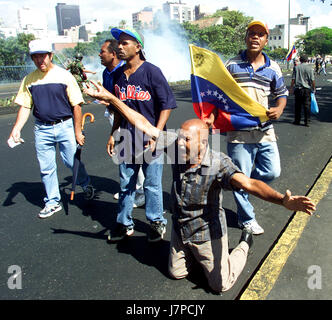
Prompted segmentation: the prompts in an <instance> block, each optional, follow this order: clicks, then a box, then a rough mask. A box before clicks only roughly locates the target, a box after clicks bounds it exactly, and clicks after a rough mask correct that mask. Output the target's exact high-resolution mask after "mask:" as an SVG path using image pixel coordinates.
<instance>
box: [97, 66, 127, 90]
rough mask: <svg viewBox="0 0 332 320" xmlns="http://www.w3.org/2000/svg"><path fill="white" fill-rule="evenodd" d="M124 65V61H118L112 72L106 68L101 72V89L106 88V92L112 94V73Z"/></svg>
mask: <svg viewBox="0 0 332 320" xmlns="http://www.w3.org/2000/svg"><path fill="white" fill-rule="evenodd" d="M125 63H126V62H125V61H120V62H119V63H118V64H117V66H116V67H115V68H114V69H113V70H112V71H109V70H108V69H107V68H105V70H104V72H103V87H104V88H106V89H107V90H108V91H110V92H113V85H114V83H113V76H114V72H115V71H116V70H117V69H119V68H120V67H122V66H123V65H124V64H125Z"/></svg>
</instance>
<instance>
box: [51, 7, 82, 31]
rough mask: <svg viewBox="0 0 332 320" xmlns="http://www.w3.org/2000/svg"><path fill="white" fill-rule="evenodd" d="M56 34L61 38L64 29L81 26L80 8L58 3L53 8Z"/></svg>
mask: <svg viewBox="0 0 332 320" xmlns="http://www.w3.org/2000/svg"><path fill="white" fill-rule="evenodd" d="M55 12H56V21H57V27H58V34H59V35H61V36H63V35H64V30H65V29H70V28H71V27H75V26H79V25H81V16H80V7H79V6H78V5H67V4H65V3H58V4H57V5H56V7H55Z"/></svg>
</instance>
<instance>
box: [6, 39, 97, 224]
mask: <svg viewBox="0 0 332 320" xmlns="http://www.w3.org/2000/svg"><path fill="white" fill-rule="evenodd" d="M29 52H30V55H31V59H32V61H33V62H34V64H35V66H36V67H37V69H36V70H35V71H33V72H31V73H30V74H28V75H27V76H26V77H25V78H24V79H23V81H22V83H21V86H20V89H19V92H18V94H17V96H16V99H15V103H16V104H18V105H20V106H21V107H20V109H19V111H18V114H17V118H16V122H15V124H14V126H13V129H12V131H11V133H10V136H9V138H12V139H13V140H14V141H15V142H18V141H20V137H21V130H22V128H23V127H24V125H25V123H26V121H27V120H28V118H29V115H30V111H31V109H32V110H33V115H34V117H35V130H34V132H35V146H36V151H37V158H38V161H39V165H40V172H41V179H42V182H43V184H44V187H45V191H46V197H45V198H44V202H45V206H44V208H43V209H42V210H41V211H40V212H39V217H40V218H47V217H50V216H52V215H53V214H54V213H55V212H58V211H60V210H61V209H62V207H61V205H60V200H61V196H60V191H59V183H58V177H57V167H56V145H57V144H58V145H59V150H60V155H61V158H62V160H63V162H64V164H65V165H66V166H67V167H68V168H70V169H72V168H73V164H74V155H75V152H76V147H77V143H78V144H79V145H83V144H84V142H85V138H84V135H83V134H82V129H81V125H82V112H81V104H82V103H83V102H84V100H83V97H82V93H81V90H80V88H79V86H78V84H77V82H76V80H75V78H74V77H73V76H72V75H71V74H70V72H68V71H66V70H64V69H62V68H60V67H58V66H57V65H55V64H53V62H52V59H53V53H52V45H51V44H50V43H49V42H48V41H47V40H32V41H31V42H30V43H29ZM78 185H80V186H81V187H82V188H83V191H84V195H85V198H86V199H92V198H93V195H94V190H93V187H92V186H91V185H90V178H89V176H88V174H87V172H86V171H85V168H84V165H83V164H82V163H81V164H80V167H79V171H78Z"/></svg>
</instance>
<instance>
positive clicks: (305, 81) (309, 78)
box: [290, 54, 316, 127]
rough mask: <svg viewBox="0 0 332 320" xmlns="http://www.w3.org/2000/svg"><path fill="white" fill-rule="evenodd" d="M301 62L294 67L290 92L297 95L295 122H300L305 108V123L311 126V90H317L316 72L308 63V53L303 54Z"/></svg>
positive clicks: (297, 123)
mask: <svg viewBox="0 0 332 320" xmlns="http://www.w3.org/2000/svg"><path fill="white" fill-rule="evenodd" d="M300 62H301V64H299V65H298V66H296V67H295V68H294V71H293V75H292V82H291V86H290V92H291V93H293V92H294V96H295V116H294V117H295V119H294V122H293V124H295V125H299V124H300V122H301V113H302V110H303V113H304V125H305V126H306V127H309V122H310V105H311V91H312V92H315V91H316V84H315V83H316V82H315V74H314V70H313V68H312V67H311V65H310V64H309V63H308V57H307V55H304V54H303V55H301V57H300ZM294 88H295V89H294Z"/></svg>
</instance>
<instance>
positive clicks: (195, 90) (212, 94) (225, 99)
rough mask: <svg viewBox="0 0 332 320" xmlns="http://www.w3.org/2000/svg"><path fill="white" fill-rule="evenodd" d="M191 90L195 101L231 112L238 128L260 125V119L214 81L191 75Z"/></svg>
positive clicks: (235, 126)
mask: <svg viewBox="0 0 332 320" xmlns="http://www.w3.org/2000/svg"><path fill="white" fill-rule="evenodd" d="M191 89H192V90H191V91H192V99H193V102H194V103H201V102H207V103H210V104H212V105H214V106H215V107H217V108H218V109H220V110H222V111H225V112H227V113H230V114H231V123H232V125H233V127H234V128H235V129H236V130H239V129H244V128H249V127H255V126H258V125H260V123H261V122H260V119H259V118H258V117H253V116H252V115H251V114H249V113H248V112H247V111H245V110H244V109H243V108H242V107H240V106H239V105H238V104H236V103H235V102H234V101H233V100H232V99H231V98H230V97H229V96H228V95H226V94H225V92H224V91H222V90H221V89H220V88H219V87H217V86H215V85H214V84H213V83H211V82H209V81H207V80H205V79H203V78H201V77H198V76H194V75H191Z"/></svg>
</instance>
